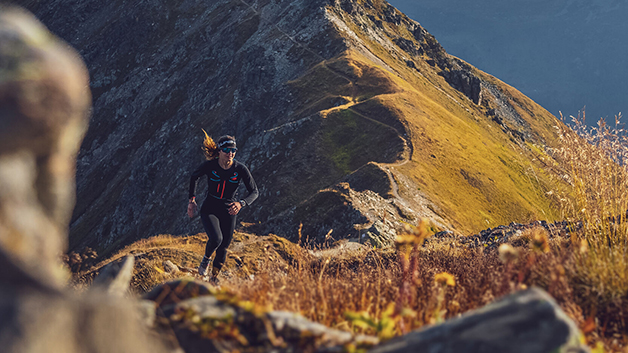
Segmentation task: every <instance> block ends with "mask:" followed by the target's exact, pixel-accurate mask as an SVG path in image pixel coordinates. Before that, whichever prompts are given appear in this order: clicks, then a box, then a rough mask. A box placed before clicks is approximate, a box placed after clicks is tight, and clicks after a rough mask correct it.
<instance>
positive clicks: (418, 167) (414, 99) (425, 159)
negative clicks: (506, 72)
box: [290, 18, 558, 232]
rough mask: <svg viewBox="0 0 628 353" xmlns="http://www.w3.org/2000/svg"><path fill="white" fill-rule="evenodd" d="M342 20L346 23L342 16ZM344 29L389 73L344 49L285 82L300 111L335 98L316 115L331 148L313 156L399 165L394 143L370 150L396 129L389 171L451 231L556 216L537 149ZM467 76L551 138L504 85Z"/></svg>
mask: <svg viewBox="0 0 628 353" xmlns="http://www.w3.org/2000/svg"><path fill="white" fill-rule="evenodd" d="M345 22H346V23H347V24H349V25H350V26H351V25H352V24H353V23H352V22H351V20H350V19H349V18H345ZM384 26H386V27H387V30H388V31H389V33H390V32H393V33H394V32H397V33H396V34H397V35H399V36H403V37H405V38H411V39H413V37H412V36H411V35H409V34H408V33H407V30H405V29H404V28H402V27H401V26H395V25H391V24H389V23H384ZM352 29H353V30H354V32H355V33H356V34H357V35H358V36H359V37H360V39H361V40H362V42H363V43H366V44H367V46H368V48H369V50H370V52H371V53H372V54H374V55H375V56H377V57H378V58H379V59H381V60H382V61H383V62H385V63H386V64H387V65H389V66H390V67H389V68H382V67H380V66H378V65H377V64H376V63H374V62H373V61H371V60H369V59H368V58H367V57H366V56H364V55H362V54H361V53H359V52H358V51H356V50H349V51H347V52H345V53H343V54H342V55H340V56H338V57H336V58H334V59H332V60H328V61H326V62H322V63H320V64H319V65H317V66H316V67H314V68H313V69H312V70H310V71H309V72H308V73H307V74H306V75H304V76H303V77H301V78H300V79H298V80H295V81H293V82H291V83H290V85H292V87H293V88H295V89H296V90H297V91H298V92H299V94H300V98H301V100H302V101H304V102H307V103H308V104H309V105H308V106H307V108H304V109H303V110H302V111H303V113H304V114H307V113H309V114H311V113H313V112H314V111H317V110H322V109H321V106H320V105H318V103H320V102H328V101H329V100H330V99H334V98H336V99H337V103H336V105H338V106H337V107H335V108H332V109H328V110H326V111H321V114H322V115H323V116H326V117H327V120H330V121H328V122H327V124H325V125H324V126H325V131H324V132H323V136H324V138H323V141H324V143H323V145H324V146H331V148H321V150H320V152H321V154H322V155H323V156H325V157H326V158H328V159H329V160H331V161H333V162H334V164H335V166H336V168H337V169H339V171H340V172H341V173H347V172H351V171H353V170H355V169H357V168H359V167H360V166H361V165H363V164H364V163H365V161H366V159H367V158H365V156H368V157H369V158H371V160H375V161H377V162H389V163H392V162H395V161H400V160H402V159H403V158H404V156H403V146H401V145H396V146H397V147H395V148H394V150H395V152H396V154H395V155H394V156H391V155H383V154H382V153H380V152H379V149H378V147H377V146H380V149H381V147H383V146H384V144H386V143H388V142H389V141H390V140H391V139H394V138H395V136H399V135H400V134H401V133H402V132H405V133H407V134H408V135H409V137H410V141H409V142H410V143H411V144H412V146H413V154H412V158H411V161H410V163H407V164H405V165H403V166H398V167H396V168H397V170H398V171H399V172H401V173H403V174H406V175H408V176H412V177H413V179H414V180H415V181H416V183H417V185H418V187H419V188H421V190H422V191H423V192H425V193H426V194H428V195H429V196H430V198H431V200H432V201H433V202H434V203H435V204H437V205H438V206H439V207H440V209H441V210H442V213H443V215H442V216H443V217H445V218H446V219H448V220H450V222H451V223H452V224H453V225H454V226H455V227H456V228H457V229H458V230H460V231H462V232H471V231H478V230H480V229H484V228H487V227H491V226H496V225H499V224H507V223H510V222H512V221H520V222H524V221H529V220H533V219H548V220H553V219H555V214H554V213H553V211H552V207H551V202H552V201H551V200H550V199H549V197H548V196H547V194H546V192H547V191H549V190H551V189H552V184H551V182H550V181H549V178H548V176H547V175H546V174H545V173H544V172H543V169H542V167H543V165H542V163H541V162H540V161H539V160H538V159H537V158H536V155H538V154H539V153H540V154H541V155H543V153H542V152H539V151H542V147H541V149H538V148H533V147H534V146H532V145H531V144H529V143H527V144H526V143H521V142H516V141H515V139H513V138H511V136H509V135H507V134H506V133H505V132H503V131H502V128H501V127H500V126H499V125H498V124H497V123H495V122H494V121H492V120H491V119H490V118H489V117H487V114H486V108H484V107H481V106H479V105H476V104H474V103H473V102H471V101H470V100H469V99H468V98H466V97H465V96H464V95H462V94H461V93H460V92H458V91H457V90H455V89H453V88H452V87H451V86H450V85H449V84H448V83H447V82H446V81H445V80H444V78H443V77H442V76H440V75H438V70H439V69H438V68H437V67H432V66H430V65H428V64H427V63H426V60H427V59H429V58H428V57H423V58H420V59H419V58H414V62H415V64H416V66H417V69H418V70H415V69H412V68H409V67H408V66H407V65H406V63H405V61H404V60H402V59H401V58H400V57H399V55H398V53H396V52H394V51H390V50H386V49H384V48H383V47H382V45H380V44H379V43H376V42H374V40H373V39H372V38H371V37H369V36H367V35H364V34H362V32H361V31H359V28H358V27H357V26H356V27H355V28H352ZM404 31H405V32H406V33H403V32H404ZM413 40H414V39H413ZM476 74H477V75H478V76H480V77H482V78H483V79H484V80H485V81H487V82H489V83H491V84H494V85H496V86H497V87H499V88H500V90H501V91H502V92H504V93H505V95H509V99H510V100H511V102H512V105H513V106H514V107H515V110H516V111H517V113H518V114H519V115H521V117H522V118H523V119H525V120H526V122H527V123H528V124H529V125H530V126H531V128H532V131H533V135H535V136H538V137H539V138H540V139H541V140H542V141H545V142H546V143H547V142H548V141H550V142H551V141H552V139H553V138H555V137H554V132H553V129H552V126H553V125H554V124H557V123H558V121H557V120H556V119H555V118H554V117H553V116H552V115H551V114H550V113H548V112H547V111H545V110H544V109H543V108H542V107H540V106H538V105H537V104H535V103H534V102H532V101H531V100H530V99H529V98H527V97H525V96H524V95H522V94H521V93H519V92H518V91H516V90H515V89H513V88H512V87H510V86H508V85H506V84H504V83H503V82H501V81H499V80H497V79H495V78H493V77H491V76H489V75H487V74H484V73H482V72H479V71H477V72H476ZM356 112H357V113H359V114H356ZM382 112H383V113H382ZM377 123H379V124H377ZM402 130H403V131H402ZM397 138H399V137H397ZM399 142H401V143H403V141H401V140H400V141H399ZM374 146H375V147H374ZM533 149H535V151H536V152H534V151H533ZM535 153H536V155H535Z"/></svg>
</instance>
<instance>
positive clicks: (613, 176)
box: [555, 116, 628, 320]
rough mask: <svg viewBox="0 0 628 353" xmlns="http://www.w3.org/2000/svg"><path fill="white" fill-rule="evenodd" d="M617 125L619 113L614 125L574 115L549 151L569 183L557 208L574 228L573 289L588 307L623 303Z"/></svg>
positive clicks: (624, 151)
mask: <svg viewBox="0 0 628 353" xmlns="http://www.w3.org/2000/svg"><path fill="white" fill-rule="evenodd" d="M619 126H620V117H618V118H616V125H615V127H614V128H613V127H610V126H608V125H607V124H606V122H605V121H603V120H600V121H599V122H598V124H597V126H596V127H593V128H589V127H587V126H586V125H585V123H584V116H582V118H574V119H573V127H574V129H573V130H568V129H563V130H561V135H560V138H561V146H560V148H557V149H556V150H555V154H556V156H557V158H559V159H560V160H561V162H562V165H564V166H565V167H564V168H560V169H558V174H559V175H560V176H561V177H562V178H563V179H564V180H566V181H567V182H568V184H569V188H568V189H567V190H562V192H561V201H562V211H563V213H564V217H565V219H567V220H569V221H570V222H572V224H573V227H574V228H575V229H577V231H574V232H573V233H572V238H571V241H572V243H573V245H574V246H575V247H577V248H578V249H579V250H578V251H577V252H575V254H576V270H577V273H578V280H579V283H578V285H579V290H580V291H583V292H585V293H587V294H586V296H587V297H588V299H589V303H588V304H589V305H590V306H591V307H593V308H596V307H598V306H602V307H605V306H607V305H610V304H615V305H619V304H622V305H625V306H628V300H627V298H628V257H627V255H628V253H627V252H628V223H627V222H626V220H627V219H626V216H628V193H627V192H626V190H628V165H627V164H626V162H628V159H627V157H628V139H627V138H626V131H625V130H623V129H621V128H620V127H619ZM622 319H623V320H625V318H622Z"/></svg>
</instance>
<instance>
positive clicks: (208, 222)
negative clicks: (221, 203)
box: [201, 210, 236, 270]
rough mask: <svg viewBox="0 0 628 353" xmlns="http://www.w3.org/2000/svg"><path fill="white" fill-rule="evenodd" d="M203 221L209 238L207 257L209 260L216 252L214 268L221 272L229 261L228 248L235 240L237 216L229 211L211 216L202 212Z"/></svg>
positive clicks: (211, 214) (206, 250) (213, 213)
mask: <svg viewBox="0 0 628 353" xmlns="http://www.w3.org/2000/svg"><path fill="white" fill-rule="evenodd" d="M201 221H202V222H203V227H205V232H206V233H207V236H208V237H209V240H208V241H207V245H206V246H205V256H207V257H208V258H209V257H211V255H212V254H213V253H214V251H215V252H216V257H215V258H214V263H213V265H212V266H213V267H216V268H217V269H218V270H220V269H221V268H222V266H223V265H224V264H225V261H226V260H227V248H228V247H229V244H231V239H233V230H234V229H235V225H236V216H235V215H233V216H232V215H230V214H229V212H227V210H224V211H222V210H220V211H218V212H212V213H209V214H207V213H203V212H201Z"/></svg>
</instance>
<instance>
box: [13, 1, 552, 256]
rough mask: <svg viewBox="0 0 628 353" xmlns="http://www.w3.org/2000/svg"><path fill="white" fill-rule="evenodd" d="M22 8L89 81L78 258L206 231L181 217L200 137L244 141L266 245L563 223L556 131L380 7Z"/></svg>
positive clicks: (76, 225)
mask: <svg viewBox="0 0 628 353" xmlns="http://www.w3.org/2000/svg"><path fill="white" fill-rule="evenodd" d="M19 3H20V4H21V5H23V6H25V7H27V8H28V9H29V10H31V11H33V12H34V13H35V14H36V15H37V16H38V18H40V19H41V20H42V22H44V23H45V24H46V25H47V26H48V27H49V28H50V29H51V30H52V31H53V32H55V33H56V34H58V35H59V36H61V37H63V38H64V39H66V40H67V41H68V42H69V43H71V44H72V45H73V46H74V47H76V48H77V49H78V50H79V51H80V52H81V54H82V55H83V57H84V59H85V61H86V63H87V66H88V68H89V71H90V75H91V77H92V81H91V89H92V93H93V97H94V109H93V117H92V122H91V126H90V128H89V130H88V132H87V136H86V138H85V140H84V143H83V145H82V147H81V152H80V154H79V158H78V165H77V187H78V199H77V205H76V209H75V212H74V216H73V220H72V223H71V234H70V247H71V248H72V249H80V248H83V247H84V246H91V247H93V248H95V249H97V250H98V253H99V254H101V255H106V254H108V253H109V252H110V251H112V250H114V249H116V248H119V247H120V246H123V245H125V244H128V243H130V242H132V241H134V240H137V239H140V238H145V237H149V236H152V235H155V234H162V233H170V234H181V233H196V232H199V231H201V226H200V222H192V223H189V221H188V220H187V219H186V218H185V217H184V213H185V204H186V199H187V185H188V177H189V172H190V171H191V170H193V169H194V168H195V167H196V166H197V165H198V164H200V163H201V162H202V155H201V153H200V148H199V147H200V142H201V137H202V133H201V128H203V129H205V130H207V131H208V132H209V133H210V134H211V135H213V136H214V137H218V136H219V135H222V134H225V133H230V134H233V135H235V136H236V137H237V138H238V145H239V146H238V147H239V149H240V151H239V152H238V156H237V157H236V158H237V159H239V160H241V161H242V162H244V163H245V164H247V165H248V166H249V167H250V169H251V171H252V173H253V175H254V176H255V178H256V181H257V183H258V185H259V186H260V198H259V200H258V201H257V202H256V203H255V204H254V205H253V206H252V207H250V208H246V209H245V210H244V211H243V213H242V217H241V219H242V220H244V221H246V222H251V223H255V224H257V226H256V228H257V231H259V232H262V233H267V232H273V233H276V234H278V235H281V236H284V237H287V238H289V239H295V238H296V237H297V236H298V233H297V229H298V227H299V224H301V223H303V229H302V234H303V235H304V236H308V237H309V238H310V239H319V240H322V239H323V238H324V237H325V235H326V234H329V231H330V230H332V229H333V232H332V233H331V236H332V237H333V238H334V239H336V240H337V239H340V238H347V237H357V236H360V235H361V234H365V236H368V237H369V238H371V239H372V242H375V243H384V244H385V243H387V242H389V241H390V236H391V235H394V233H395V228H396V226H397V224H398V221H404V222H407V223H411V224H416V223H417V222H418V220H419V218H421V217H428V218H430V219H432V221H433V229H434V230H438V229H445V228H447V229H454V230H458V231H460V232H470V231H477V230H479V229H483V228H486V227H488V226H494V225H498V224H506V223H509V222H511V221H528V220H530V219H538V218H543V219H550V220H551V219H553V218H554V217H553V214H552V211H551V200H550V199H549V198H548V196H547V194H546V192H547V191H549V190H551V189H552V184H551V182H550V180H549V178H548V175H546V173H545V172H544V170H543V167H544V165H545V163H550V157H548V156H547V155H546V154H545V152H544V151H545V148H546V147H547V146H548V145H551V144H552V143H553V142H552V141H553V139H554V138H555V135H554V132H553V129H552V126H553V125H555V124H559V122H557V121H556V119H555V118H554V117H553V116H552V115H551V114H549V113H548V112H547V111H545V110H544V109H543V108H541V107H540V106H538V105H537V104H535V103H534V102H532V101H531V100H530V99H528V98H527V97H525V96H523V95H522V94H521V93H519V92H518V91H516V90H515V89H513V88H512V87H510V86H508V85H506V84H504V83H503V82H501V81H499V80H497V79H495V78H493V77H491V76H489V75H487V74H485V73H483V72H481V71H479V70H477V69H475V68H473V67H471V66H470V65H468V64H466V63H465V62H463V61H462V60H460V59H457V58H455V57H452V56H450V55H448V54H447V53H446V52H445V50H444V49H443V48H442V47H441V46H440V45H439V44H438V42H437V41H436V39H435V38H434V37H433V36H431V35H430V34H429V33H427V32H426V31H425V30H424V29H423V28H422V27H421V26H420V25H419V24H418V23H417V22H415V21H413V20H411V19H409V18H408V17H406V16H405V15H403V14H402V13H400V12H399V11H397V10H396V9H395V8H394V7H392V6H390V5H389V4H388V3H386V2H384V1H377V0H375V1H348V0H343V1H322V0H318V1H305V0H292V1H289V0H285V1H264V0H262V1H244V0H238V1H227V0H221V1H215V2H212V3H207V2H202V1H193V0H190V1H184V2H182V3H176V4H175V3H169V2H164V1H141V2H132V1H126V0H120V1H116V2H111V3H100V2H95V1H81V2H78V1H59V0H44V1H31V0H23V1H20V2H19ZM199 184H200V185H202V183H199ZM203 193H204V188H203V187H202V186H201V187H200V190H198V194H199V195H202V194H203Z"/></svg>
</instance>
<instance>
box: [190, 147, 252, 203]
mask: <svg viewBox="0 0 628 353" xmlns="http://www.w3.org/2000/svg"><path fill="white" fill-rule="evenodd" d="M203 175H207V183H208V188H207V198H206V199H205V203H207V202H211V201H212V199H213V200H215V201H218V202H221V203H223V204H225V205H227V204H229V203H231V202H235V201H238V200H236V191H237V190H238V186H239V185H240V182H241V181H242V182H244V186H245V187H246V189H247V191H248V192H249V194H248V195H247V196H246V197H244V198H242V199H243V200H244V201H245V202H246V204H247V205H250V204H251V203H253V201H255V199H257V196H259V191H258V190H257V185H256V184H255V180H253V176H252V175H251V172H250V171H249V169H248V168H247V167H246V166H245V165H244V164H242V163H240V162H238V161H237V160H234V161H233V164H232V165H231V168H229V169H223V168H222V167H221V166H220V165H219V164H218V158H216V159H212V160H210V161H206V162H204V163H203V164H201V165H200V166H199V167H198V168H196V170H195V171H194V172H193V173H192V175H191V177H190V190H189V196H190V198H192V197H194V194H195V193H196V182H197V181H198V179H199V178H200V177H202V176H203Z"/></svg>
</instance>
